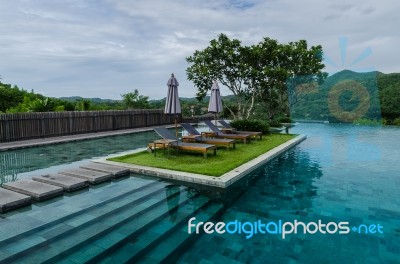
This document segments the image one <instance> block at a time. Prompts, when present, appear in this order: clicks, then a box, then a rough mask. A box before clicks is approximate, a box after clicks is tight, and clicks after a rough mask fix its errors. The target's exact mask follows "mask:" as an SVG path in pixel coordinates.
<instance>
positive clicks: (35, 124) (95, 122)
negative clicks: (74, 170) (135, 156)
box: [0, 110, 181, 142]
mask: <svg viewBox="0 0 400 264" xmlns="http://www.w3.org/2000/svg"><path fill="white" fill-rule="evenodd" d="M179 120H181V117H179ZM171 123H174V117H173V116H168V115H165V114H164V113H163V110H126V111H85V112H49V113H19V114H0V142H9V141H18V140H26V139H34V138H45V137H55V136H65V135H73V134H82V133H93V132H101V131H109V130H117V129H129V128H138V127H147V126H158V125H166V124H171Z"/></svg>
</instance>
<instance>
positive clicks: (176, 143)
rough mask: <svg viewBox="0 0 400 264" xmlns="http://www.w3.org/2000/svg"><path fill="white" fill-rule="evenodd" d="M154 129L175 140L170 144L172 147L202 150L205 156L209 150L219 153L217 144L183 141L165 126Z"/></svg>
mask: <svg viewBox="0 0 400 264" xmlns="http://www.w3.org/2000/svg"><path fill="white" fill-rule="evenodd" d="M154 131H156V132H157V134H159V135H160V136H161V137H162V138H164V139H171V140H173V141H174V142H172V143H171V144H169V147H171V148H176V149H178V150H183V151H195V152H201V153H203V156H204V157H205V158H206V157H207V153H208V151H209V150H212V151H213V152H214V155H217V147H216V146H215V145H211V144H199V143H187V142H182V141H180V140H179V139H178V138H177V137H176V136H174V135H173V134H172V133H171V132H170V131H169V130H168V129H166V128H164V127H158V128H154Z"/></svg>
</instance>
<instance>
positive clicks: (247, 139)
mask: <svg viewBox="0 0 400 264" xmlns="http://www.w3.org/2000/svg"><path fill="white" fill-rule="evenodd" d="M204 123H205V124H206V125H207V126H208V127H209V128H210V129H211V130H212V131H213V132H214V133H215V137H218V138H228V139H239V140H242V141H243V142H244V143H247V142H250V138H251V135H248V134H228V133H223V132H222V131H221V130H219V128H218V127H217V126H216V125H214V124H213V123H212V122H211V121H210V120H205V121H204Z"/></svg>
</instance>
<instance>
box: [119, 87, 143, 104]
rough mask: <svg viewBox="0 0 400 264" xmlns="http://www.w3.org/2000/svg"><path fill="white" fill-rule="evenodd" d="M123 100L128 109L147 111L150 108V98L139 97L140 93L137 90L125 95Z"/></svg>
mask: <svg viewBox="0 0 400 264" xmlns="http://www.w3.org/2000/svg"><path fill="white" fill-rule="evenodd" d="M121 96H122V100H123V102H124V104H125V106H126V108H128V109H147V108H150V104H149V97H148V96H143V95H139V91H138V90H137V89H135V91H134V92H133V93H127V94H123V95H121Z"/></svg>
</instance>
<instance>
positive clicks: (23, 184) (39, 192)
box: [3, 179, 64, 201]
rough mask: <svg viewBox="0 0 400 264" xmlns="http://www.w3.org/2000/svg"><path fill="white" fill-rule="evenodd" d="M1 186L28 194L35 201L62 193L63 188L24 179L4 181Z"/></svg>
mask: <svg viewBox="0 0 400 264" xmlns="http://www.w3.org/2000/svg"><path fill="white" fill-rule="evenodd" d="M3 187H4V188H6V189H9V190H11V191H14V192H18V193H22V194H25V195H29V196H31V197H32V199H35V200H37V201H43V200H46V199H50V198H53V197H55V196H59V195H63V193H64V190H63V188H61V187H58V186H54V185H51V184H47V183H42V182H37V181H32V180H25V179H23V180H19V181H15V182H9V183H5V184H3Z"/></svg>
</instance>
